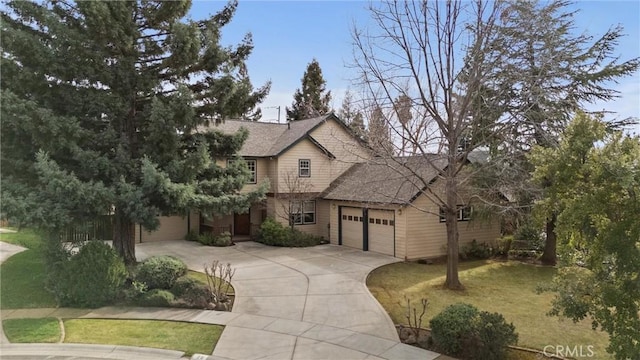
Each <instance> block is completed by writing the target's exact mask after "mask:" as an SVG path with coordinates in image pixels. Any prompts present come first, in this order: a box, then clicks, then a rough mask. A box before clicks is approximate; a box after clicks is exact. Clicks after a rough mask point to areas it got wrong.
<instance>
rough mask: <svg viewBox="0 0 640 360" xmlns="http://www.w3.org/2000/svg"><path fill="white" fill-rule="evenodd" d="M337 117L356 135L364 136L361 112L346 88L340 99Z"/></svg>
mask: <svg viewBox="0 0 640 360" xmlns="http://www.w3.org/2000/svg"><path fill="white" fill-rule="evenodd" d="M338 117H340V119H341V120H342V121H344V123H345V124H347V126H349V128H350V129H351V130H352V131H353V133H354V134H356V136H358V137H360V138H364V135H365V127H364V116H362V112H361V111H360V110H359V109H358V107H357V106H355V100H354V98H353V94H352V93H351V91H350V90H348V89H347V91H346V92H345V94H344V99H342V107H341V108H340V110H338Z"/></svg>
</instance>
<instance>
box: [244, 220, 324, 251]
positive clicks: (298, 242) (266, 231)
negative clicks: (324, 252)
mask: <svg viewBox="0 0 640 360" xmlns="http://www.w3.org/2000/svg"><path fill="white" fill-rule="evenodd" d="M256 241H258V242H260V243H263V244H265V245H271V246H284V247H307V246H315V245H320V244H321V243H322V238H321V237H319V236H314V235H311V234H307V233H305V232H302V231H300V230H298V229H295V228H294V229H291V228H290V227H287V226H284V225H282V224H280V223H279V222H277V221H275V220H274V219H272V218H267V219H266V220H265V221H264V222H263V223H262V225H261V226H260V232H259V234H258V239H257V240H256Z"/></svg>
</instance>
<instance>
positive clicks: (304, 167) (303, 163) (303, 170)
mask: <svg viewBox="0 0 640 360" xmlns="http://www.w3.org/2000/svg"><path fill="white" fill-rule="evenodd" d="M298 176H299V177H311V160H309V159H300V160H298Z"/></svg>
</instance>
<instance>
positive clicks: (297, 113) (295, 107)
mask: <svg viewBox="0 0 640 360" xmlns="http://www.w3.org/2000/svg"><path fill="white" fill-rule="evenodd" d="M326 83H327V82H326V81H325V80H324V78H323V77H322V69H320V64H319V63H318V60H316V59H313V60H312V61H311V62H310V63H309V65H307V70H306V71H305V72H304V75H303V76H302V89H296V92H295V94H294V95H293V103H292V104H291V108H289V107H287V109H286V110H287V120H288V121H295V120H302V119H308V118H312V117H316V116H320V115H324V114H326V113H328V112H329V111H330V108H329V102H330V101H331V91H326V89H325V85H326Z"/></svg>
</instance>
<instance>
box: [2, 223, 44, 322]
mask: <svg viewBox="0 0 640 360" xmlns="http://www.w3.org/2000/svg"><path fill="white" fill-rule="evenodd" d="M2 241H4V242H8V243H11V244H15V245H20V246H24V247H26V248H28V249H29V250H25V251H23V252H21V253H18V254H16V255H14V256H12V257H10V258H9V259H7V260H6V261H5V262H4V263H2V265H0V308H2V309H21V308H51V307H55V306H56V301H55V299H54V297H53V295H52V294H51V293H50V292H48V291H46V290H45V288H44V283H45V265H44V250H43V248H44V246H43V245H42V242H41V240H40V236H39V235H38V234H37V233H35V232H33V231H31V230H28V229H24V230H21V231H20V232H17V233H11V234H2Z"/></svg>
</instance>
